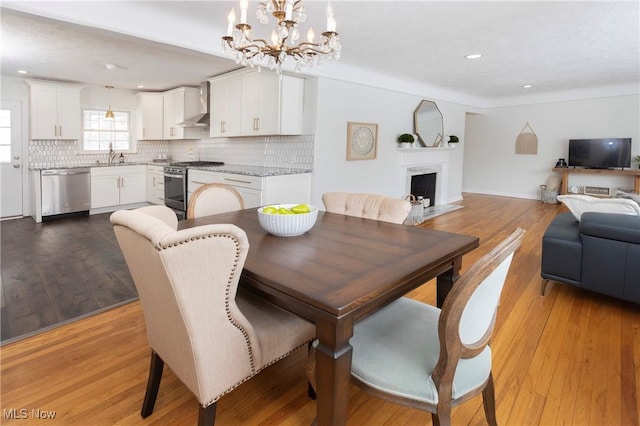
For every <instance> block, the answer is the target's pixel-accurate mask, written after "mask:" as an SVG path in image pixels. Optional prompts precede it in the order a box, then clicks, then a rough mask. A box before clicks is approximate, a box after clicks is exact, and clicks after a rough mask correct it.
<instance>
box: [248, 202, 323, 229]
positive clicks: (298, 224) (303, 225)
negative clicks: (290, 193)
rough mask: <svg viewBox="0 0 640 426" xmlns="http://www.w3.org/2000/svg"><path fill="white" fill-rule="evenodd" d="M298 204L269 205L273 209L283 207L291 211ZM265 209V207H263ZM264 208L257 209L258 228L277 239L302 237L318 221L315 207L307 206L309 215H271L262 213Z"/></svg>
mask: <svg viewBox="0 0 640 426" xmlns="http://www.w3.org/2000/svg"><path fill="white" fill-rule="evenodd" d="M297 205H298V204H271V206H273V207H275V208H280V207H285V208H287V209H291V207H294V206H297ZM265 207H267V206H265ZM263 209H264V207H260V208H258V222H260V226H262V228H263V229H264V230H265V231H267V232H268V233H270V234H271V235H275V236H277V237H295V236H297V235H302V234H304V233H305V232H307V231H308V230H310V229H311V228H313V225H315V223H316V220H317V219H318V208H317V207H315V206H309V210H310V211H309V213H297V214H273V213H263V212H262V210H263Z"/></svg>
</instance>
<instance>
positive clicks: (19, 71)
mask: <svg viewBox="0 0 640 426" xmlns="http://www.w3.org/2000/svg"><path fill="white" fill-rule="evenodd" d="M18 74H28V72H27V71H25V70H18Z"/></svg>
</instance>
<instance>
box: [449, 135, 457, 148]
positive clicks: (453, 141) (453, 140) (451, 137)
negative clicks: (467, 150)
mask: <svg viewBox="0 0 640 426" xmlns="http://www.w3.org/2000/svg"><path fill="white" fill-rule="evenodd" d="M458 142H460V139H458V137H457V136H456V135H449V142H448V143H449V146H451V147H454V146H455V145H453V144H456V143H458Z"/></svg>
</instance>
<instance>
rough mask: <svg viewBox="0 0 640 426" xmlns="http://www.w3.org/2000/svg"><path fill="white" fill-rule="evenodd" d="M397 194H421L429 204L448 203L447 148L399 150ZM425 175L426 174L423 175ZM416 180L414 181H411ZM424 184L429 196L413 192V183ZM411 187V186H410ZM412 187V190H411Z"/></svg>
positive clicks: (403, 195) (401, 195) (402, 195)
mask: <svg viewBox="0 0 640 426" xmlns="http://www.w3.org/2000/svg"><path fill="white" fill-rule="evenodd" d="M398 172H399V176H398V177H399V183H400V186H399V188H398V192H399V194H398V196H399V197H401V198H404V197H405V196H407V195H408V194H414V195H416V196H418V195H421V196H423V197H425V198H429V199H430V203H429V204H430V205H431V206H439V205H442V204H448V202H449V200H448V192H447V182H448V179H449V176H448V174H449V150H448V149H437V148H431V149H415V150H407V151H403V152H401V155H400V167H399V171H398ZM423 175H426V176H423ZM427 176H428V177H427ZM414 180H415V181H416V182H415V183H414V182H413V181H414ZM423 184H424V185H425V186H428V188H429V189H427V191H429V192H432V193H433V194H432V195H431V196H425V195H424V194H422V193H415V192H414V191H413V190H415V185H423ZM412 187H413V188H412ZM412 189H413V190H412ZM418 191H420V189H418ZM422 191H424V189H422Z"/></svg>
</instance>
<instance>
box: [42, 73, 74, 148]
mask: <svg viewBox="0 0 640 426" xmlns="http://www.w3.org/2000/svg"><path fill="white" fill-rule="evenodd" d="M29 85H30V86H31V87H30V114H29V116H30V119H31V139H73V140H78V139H80V137H81V134H82V122H81V109H80V87H74V86H68V85H61V84H51V83H40V82H35V81H29Z"/></svg>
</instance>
